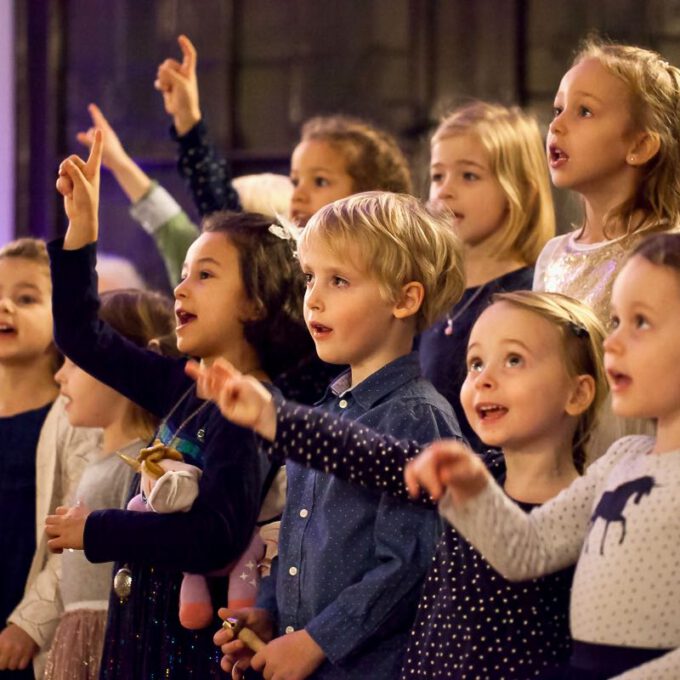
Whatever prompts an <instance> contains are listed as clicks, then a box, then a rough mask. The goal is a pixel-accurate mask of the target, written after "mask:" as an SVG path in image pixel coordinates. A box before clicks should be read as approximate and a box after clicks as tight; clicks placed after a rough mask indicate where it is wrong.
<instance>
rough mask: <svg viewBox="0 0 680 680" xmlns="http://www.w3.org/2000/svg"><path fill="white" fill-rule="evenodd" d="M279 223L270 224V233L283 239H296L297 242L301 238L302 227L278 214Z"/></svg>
mask: <svg viewBox="0 0 680 680" xmlns="http://www.w3.org/2000/svg"><path fill="white" fill-rule="evenodd" d="M276 219H277V221H278V224H276V223H274V224H270V225H269V230H268V231H269V233H270V234H274V236H276V237H278V238H280V239H282V240H283V241H295V243H297V241H298V239H299V238H300V229H299V228H298V227H297V226H296V225H295V224H294V223H293V222H291V221H290V220H289V219H288V218H286V217H284V216H283V215H277V216H276Z"/></svg>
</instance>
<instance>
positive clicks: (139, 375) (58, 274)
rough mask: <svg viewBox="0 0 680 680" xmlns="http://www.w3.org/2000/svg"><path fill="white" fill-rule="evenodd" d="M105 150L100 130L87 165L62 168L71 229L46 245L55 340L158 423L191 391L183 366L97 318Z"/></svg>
mask: <svg viewBox="0 0 680 680" xmlns="http://www.w3.org/2000/svg"><path fill="white" fill-rule="evenodd" d="M102 150H103V143H102V133H101V131H100V130H97V131H96V133H95V136H94V141H93V145H92V150H91V152H90V156H89V158H88V160H87V161H83V160H82V159H80V158H78V156H70V157H69V158H68V159H66V160H65V161H64V162H63V163H62V164H61V167H60V171H59V179H58V181H57V188H58V189H59V191H60V192H61V193H62V195H63V196H64V205H65V209H66V214H67V215H68V218H69V226H68V230H67V232H66V237H65V238H64V240H63V242H62V241H60V240H56V241H53V242H52V243H50V244H49V245H48V251H49V254H50V261H51V273H52V310H53V316H54V337H55V341H56V343H57V345H58V346H59V347H60V349H61V350H62V351H63V352H64V354H66V356H68V357H69V358H70V359H71V360H72V361H73V362H74V363H76V364H77V365H78V366H80V367H81V368H82V369H83V370H85V371H87V372H88V373H90V374H91V375H93V376H95V377H96V378H97V379H98V380H101V381H102V382H104V383H106V384H107V385H110V386H111V387H113V389H115V390H117V391H118V392H120V393H121V394H124V395H125V396H126V397H128V398H129V399H131V400H132V401H134V402H136V403H138V404H140V405H141V406H142V407H143V408H145V409H147V410H148V411H150V412H151V413H154V414H156V415H157V416H159V417H160V416H163V415H165V414H166V413H167V412H168V411H169V409H170V408H171V406H172V405H173V403H174V401H175V400H176V399H177V397H178V396H179V394H181V393H182V392H183V391H185V390H186V388H187V387H188V382H189V381H188V380H187V379H186V377H185V376H184V374H183V364H184V362H182V361H178V360H173V359H169V358H167V357H162V356H160V355H158V354H156V353H155V352H152V351H150V350H146V349H144V348H140V347H138V346H137V345H135V344H134V343H132V342H130V341H128V340H127V339H125V338H123V337H122V336H120V335H119V334H118V333H116V332H115V331H114V330H113V329H112V328H111V327H110V326H108V325H107V324H105V323H103V322H102V321H101V320H100V319H99V317H98V311H99V296H98V294H97V279H96V273H95V271H94V264H95V257H96V248H95V244H96V240H97V236H98V231H99V224H98V207H99V169H100V163H101V157H102Z"/></svg>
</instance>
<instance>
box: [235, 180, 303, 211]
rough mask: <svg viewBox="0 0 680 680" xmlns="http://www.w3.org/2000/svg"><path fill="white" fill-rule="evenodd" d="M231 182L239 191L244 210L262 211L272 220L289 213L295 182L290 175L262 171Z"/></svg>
mask: <svg viewBox="0 0 680 680" xmlns="http://www.w3.org/2000/svg"><path fill="white" fill-rule="evenodd" d="M231 183H232V185H233V187H234V189H236V192H237V193H238V198H239V201H240V202H241V207H242V208H243V212H251V213H260V214H261V215H266V216H267V217H271V219H272V220H275V219H277V218H278V216H279V215H284V216H285V215H288V211H289V209H290V197H291V196H292V194H293V183H292V182H291V181H290V177H288V175H276V174H274V173H273V172H260V173H258V174H256V175H241V176H240V177H234V179H233V180H232V182H231Z"/></svg>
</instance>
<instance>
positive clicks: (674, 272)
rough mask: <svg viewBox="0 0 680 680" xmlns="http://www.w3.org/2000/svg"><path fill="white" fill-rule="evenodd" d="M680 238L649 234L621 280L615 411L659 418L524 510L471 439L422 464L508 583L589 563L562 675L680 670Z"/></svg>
mask: <svg viewBox="0 0 680 680" xmlns="http://www.w3.org/2000/svg"><path fill="white" fill-rule="evenodd" d="M679 320H680V235H677V234H673V235H670V234H661V235H655V236H652V237H650V238H649V239H648V240H646V241H644V242H643V243H642V244H641V245H640V246H638V248H637V249H636V250H635V251H634V253H633V255H632V257H631V258H630V259H629V260H628V261H627V263H626V264H625V265H624V267H623V269H622V270H621V272H620V274H619V275H618V276H617V279H616V282H615V283H614V288H613V293H612V332H611V334H610V335H609V337H608V338H607V340H606V341H605V343H604V349H605V366H606V368H607V378H608V380H609V384H610V386H611V389H612V403H613V408H614V412H615V413H616V414H617V415H619V416H623V417H636V418H640V417H645V418H656V419H657V434H656V438H654V437H647V436H631V437H625V438H623V439H621V440H620V441H618V442H616V443H615V444H614V445H613V446H612V447H611V448H610V449H609V451H608V452H607V453H606V454H605V455H604V456H603V457H602V458H600V459H599V460H598V461H596V462H595V463H594V464H593V465H591V466H590V468H589V469H588V472H587V474H586V475H585V477H583V478H581V479H578V480H577V481H575V482H574V483H573V484H572V485H571V486H569V488H567V489H566V490H565V491H563V492H562V493H561V494H560V495H559V496H558V497H557V498H555V499H553V500H552V501H550V502H548V503H546V504H545V505H544V506H543V507H542V508H540V509H539V510H536V511H534V512H532V513H531V514H530V515H525V514H523V513H521V512H517V509H516V508H515V507H513V505H512V503H509V502H508V499H507V498H506V496H505V494H504V493H503V492H502V491H501V490H500V489H499V488H498V486H497V485H496V484H494V483H492V482H491V481H490V480H489V475H488V473H487V472H486V470H484V468H483V466H481V465H480V464H479V462H478V459H477V458H476V456H474V455H471V454H470V453H469V451H468V450H467V449H465V447H462V446H459V445H458V444H456V443H451V442H448V443H447V442H442V443H441V444H438V445H435V446H433V447H432V448H431V449H430V450H428V451H427V452H426V453H423V455H422V457H421V458H419V459H418V460H416V461H415V462H414V463H412V464H411V466H410V468H409V470H407V478H408V479H409V485H410V487H411V488H412V489H414V490H415V489H416V488H417V486H418V485H423V486H424V487H425V488H426V489H427V490H428V491H429V492H430V493H432V495H433V496H434V497H439V496H441V493H442V491H444V490H446V493H445V495H444V497H443V498H442V500H441V501H440V511H441V512H442V514H443V515H444V516H445V518H446V519H447V520H448V521H450V522H452V523H453V524H454V526H455V527H456V528H457V529H458V530H459V531H460V532H461V533H463V535H465V536H466V537H468V538H469V540H470V541H471V542H472V543H473V544H474V545H475V546H476V547H477V548H478V549H479V550H480V551H481V552H482V554H484V555H485V556H486V557H487V559H489V561H490V562H491V563H492V564H493V565H494V566H495V567H496V568H497V569H499V570H500V571H501V573H503V574H504V575H505V576H507V577H508V578H512V579H526V578H532V577H535V576H538V575H541V574H546V573H550V572H552V571H554V570H556V569H563V568H564V567H567V566H569V565H571V564H577V568H576V575H575V578H574V585H573V587H572V594H571V613H570V616H571V632H572V635H573V637H574V652H573V655H572V659H571V666H570V670H569V671H567V672H566V673H565V675H564V676H563V677H568V678H572V677H573V678H580V679H582V678H585V679H587V680H591V679H597V680H599V679H601V678H610V677H614V676H615V677H616V678H621V680H623V679H624V678H625V679H626V680H633V679H634V678H677V677H679V674H680V655H679V653H678V647H680V632H679V631H680V607H679V605H678V599H677V597H675V584H676V583H677V558H676V552H677V546H678V544H679V539H680V531H679V527H680V524H679V523H678V521H677V517H678V509H679V508H678V493H677V488H678V483H680V478H679V477H680V466H679V465H678V461H677V457H678V455H680V454H679V452H680V436H679V434H678V433H680V415H679V405H680V345H679V344H678V337H679V334H680V321H679Z"/></svg>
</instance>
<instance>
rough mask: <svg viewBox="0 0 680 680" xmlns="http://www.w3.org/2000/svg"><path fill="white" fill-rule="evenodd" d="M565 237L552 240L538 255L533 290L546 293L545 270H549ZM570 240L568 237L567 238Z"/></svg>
mask: <svg viewBox="0 0 680 680" xmlns="http://www.w3.org/2000/svg"><path fill="white" fill-rule="evenodd" d="M564 238H565V237H564V236H557V237H555V238H552V239H550V240H549V241H548V242H547V243H546V244H545V245H544V246H543V250H541V252H540V253H539V255H538V259H537V260H536V264H535V265H534V283H533V287H532V290H535V291H544V290H545V270H546V269H547V268H548V265H549V264H550V261H551V260H552V258H553V255H554V254H555V250H557V248H558V246H559V245H560V243H562V241H563V239H564ZM567 238H568V236H567Z"/></svg>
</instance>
